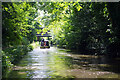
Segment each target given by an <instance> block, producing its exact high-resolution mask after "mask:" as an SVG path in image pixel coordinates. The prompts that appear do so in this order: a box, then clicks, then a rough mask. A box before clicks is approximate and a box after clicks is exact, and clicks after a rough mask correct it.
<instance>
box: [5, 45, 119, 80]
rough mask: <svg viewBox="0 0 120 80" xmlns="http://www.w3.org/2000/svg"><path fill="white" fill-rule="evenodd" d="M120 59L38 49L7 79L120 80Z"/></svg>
mask: <svg viewBox="0 0 120 80" xmlns="http://www.w3.org/2000/svg"><path fill="white" fill-rule="evenodd" d="M119 64H120V58H115V59H112V58H111V59H110V58H108V57H105V56H95V55H80V54H77V53H75V52H71V51H70V50H66V49H59V48H56V47H51V48H50V49H40V48H39V47H37V48H35V49H34V50H33V51H31V52H29V53H28V54H27V55H26V56H25V57H24V58H23V59H22V60H21V61H20V62H19V63H18V64H16V66H14V67H13V69H12V71H10V72H9V74H6V75H5V76H3V78H31V79H32V78H119V79H120V65H119Z"/></svg>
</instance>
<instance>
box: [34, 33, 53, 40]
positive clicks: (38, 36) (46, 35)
mask: <svg viewBox="0 0 120 80" xmlns="http://www.w3.org/2000/svg"><path fill="white" fill-rule="evenodd" d="M36 37H37V40H38V41H39V38H40V37H52V36H51V35H49V34H48V33H47V32H46V33H45V34H43V35H42V33H40V34H36Z"/></svg>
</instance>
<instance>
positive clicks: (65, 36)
mask: <svg viewBox="0 0 120 80" xmlns="http://www.w3.org/2000/svg"><path fill="white" fill-rule="evenodd" d="M38 4H40V5H41V6H39V7H40V8H41V10H44V12H45V13H47V14H49V15H47V16H45V17H44V18H46V20H45V22H47V23H48V24H47V25H46V27H47V28H48V29H49V30H51V35H53V42H54V43H53V44H57V45H58V46H59V47H63V45H64V46H66V48H70V49H77V50H79V51H80V52H82V53H88V51H89V52H90V53H89V54H93V53H97V54H103V53H106V50H107V48H108V47H109V45H111V44H114V43H115V45H116V44H117V43H118V44H119V27H118V26H119V23H118V22H119V15H118V13H119V10H118V9H119V3H114V4H113V5H112V3H104V2H100V3H87V2H85V3H82V2H47V3H38ZM115 5H116V6H117V7H115ZM112 12H114V13H112ZM44 18H43V19H44ZM48 21H49V22H48ZM116 46H118V45H116ZM114 51H115V52H114V53H117V52H119V50H118V49H117V52H116V49H114ZM109 52H110V51H109Z"/></svg>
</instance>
